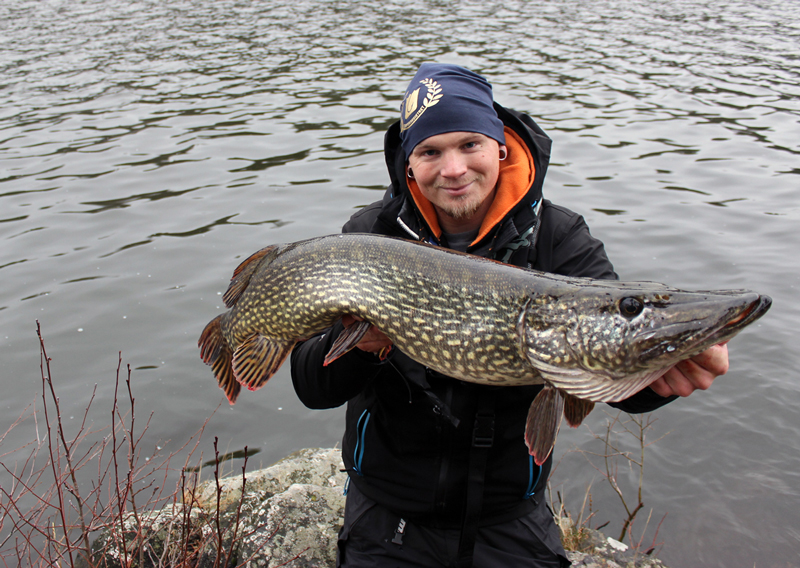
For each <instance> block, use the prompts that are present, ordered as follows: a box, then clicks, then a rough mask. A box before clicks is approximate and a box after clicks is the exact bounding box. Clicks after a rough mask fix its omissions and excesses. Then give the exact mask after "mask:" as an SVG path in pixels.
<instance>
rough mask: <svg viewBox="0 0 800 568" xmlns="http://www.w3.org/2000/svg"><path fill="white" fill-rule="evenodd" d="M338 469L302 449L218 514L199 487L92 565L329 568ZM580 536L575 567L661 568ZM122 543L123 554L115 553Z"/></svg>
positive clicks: (101, 542)
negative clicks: (127, 560) (180, 502)
mask: <svg viewBox="0 0 800 568" xmlns="http://www.w3.org/2000/svg"><path fill="white" fill-rule="evenodd" d="M342 467H343V466H342V460H341V452H340V451H339V450H337V449H305V450H300V451H298V452H295V453H294V454H292V455H290V456H288V457H286V458H284V459H282V460H280V461H279V462H277V463H276V464H274V465H272V466H270V467H268V468H266V469H262V470H259V471H254V472H248V473H246V474H245V479H244V495H243V494H242V476H241V475H238V476H233V477H229V478H224V479H222V480H220V482H219V511H217V497H218V490H217V483H216V482H215V481H209V482H205V483H203V484H201V485H199V486H198V487H197V488H195V490H194V491H187V492H185V493H184V503H185V505H183V506H182V505H176V506H173V507H166V508H164V509H161V510H160V511H152V512H147V513H144V514H139V520H140V523H141V524H140V525H137V523H136V521H135V519H134V518H133V516H132V515H128V516H127V517H126V519H125V522H124V528H122V529H120V528H119V526H118V523H116V524H115V526H114V527H113V528H112V529H109V530H107V531H105V532H104V533H103V534H102V535H101V536H100V537H99V538H98V539H97V540H96V541H95V543H94V544H93V546H92V548H93V550H94V551H95V553H94V554H95V559H97V560H100V562H105V563H106V564H105V565H107V566H109V567H116V566H120V565H121V564H123V563H124V558H128V559H133V562H132V563H131V564H130V566H131V568H133V567H138V568H148V567H150V566H159V565H196V566H198V567H200V568H205V567H211V566H215V565H219V566H221V567H223V568H225V567H226V563H225V562H224V560H226V559H227V567H233V566H240V565H241V566H247V567H248V568H256V567H259V568H261V567H270V566H273V567H276V566H291V567H302V568H323V567H324V568H328V567H333V566H334V564H335V561H336V543H337V536H338V533H339V528H340V527H341V525H342V518H343V516H344V504H345V497H344V485H345V482H346V481H347V475H346V474H345V473H343V472H342V471H341V469H342ZM557 523H558V524H559V526H560V528H561V530H562V531H568V530H570V528H571V521H570V520H569V518H568V517H561V518H559V519H557ZM187 525H188V528H189V529H190V530H187ZM137 526H140V527H141V528H140V529H139V530H137V529H136V527H137ZM217 527H219V530H218V528H217ZM120 535H124V538H123V537H121V536H120ZM187 535H188V536H187ZM220 535H221V538H220ZM580 535H581V538H580V539H579V541H580V550H581V551H582V552H578V551H571V552H567V556H568V558H569V559H570V560H571V561H572V563H573V566H575V567H576V568H665V567H664V564H662V563H661V562H660V561H659V560H658V559H656V558H652V557H649V556H645V555H642V554H638V553H635V552H634V551H631V550H629V549H628V547H627V546H626V545H624V544H622V543H620V542H618V541H616V540H614V539H610V538H608V537H606V536H605V535H603V534H602V533H600V532H598V531H593V530H591V529H588V528H585V527H584V528H583V529H582V530H581V532H580ZM220 541H221V542H222V546H220ZM122 542H124V543H125V547H126V550H127V551H128V552H120V551H121V546H120V543H122ZM140 552H141V555H140V554H139V553H140ZM218 557H219V559H220V560H222V562H219V561H218ZM139 558H142V559H143V561H142V562H141V564H140V563H139V561H138V559H139ZM121 560H123V561H122V562H121ZM164 560H168V562H167V563H166V564H165V563H164ZM159 562H161V564H159ZM100 565H103V564H102V563H101V564H100Z"/></svg>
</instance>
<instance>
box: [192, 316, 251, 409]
mask: <svg viewBox="0 0 800 568" xmlns="http://www.w3.org/2000/svg"><path fill="white" fill-rule="evenodd" d="M197 346H198V347H200V357H201V358H202V359H203V362H204V363H205V364H206V365H211V369H212V370H213V371H214V376H215V377H216V378H217V383H219V387H220V388H221V389H222V390H223V391H225V396H226V397H227V398H228V402H230V403H231V404H234V403H235V402H236V398H237V397H238V396H239V391H241V390H242V387H241V386H239V383H238V382H236V380H235V379H234V376H233V364H232V360H233V352H232V351H231V348H230V346H228V342H227V341H226V340H225V337H224V336H223V335H222V316H217V317H215V318H214V319H213V320H211V321H210V322H208V325H206V327H205V329H204V330H203V333H202V334H200V339H199V341H198V342H197Z"/></svg>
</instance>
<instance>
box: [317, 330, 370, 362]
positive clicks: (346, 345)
mask: <svg viewBox="0 0 800 568" xmlns="http://www.w3.org/2000/svg"><path fill="white" fill-rule="evenodd" d="M370 327H372V324H371V323H369V322H368V321H357V322H355V323H354V324H353V325H351V326H350V327H346V328H344V331H342V333H340V334H339V337H337V338H336V341H334V342H333V345H331V348H330V351H328V354H327V355H325V360H324V361H323V362H322V365H323V366H326V367H327V366H328V365H330V364H331V363H333V362H334V361H336V359H338V358H339V357H341V356H342V355H344V354H345V353H347V352H348V351H350V350H351V349H352V348H353V347H355V346H356V345H357V344H358V342H359V341H361V338H362V337H364V334H365V333H367V331H369V328H370Z"/></svg>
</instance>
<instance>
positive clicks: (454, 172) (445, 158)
mask: <svg viewBox="0 0 800 568" xmlns="http://www.w3.org/2000/svg"><path fill="white" fill-rule="evenodd" d="M465 173H467V160H466V159H465V158H464V156H462V155H461V153H460V152H445V153H444V154H443V155H442V169H441V175H442V176H443V177H447V178H459V177H461V176H463V175H464V174H465Z"/></svg>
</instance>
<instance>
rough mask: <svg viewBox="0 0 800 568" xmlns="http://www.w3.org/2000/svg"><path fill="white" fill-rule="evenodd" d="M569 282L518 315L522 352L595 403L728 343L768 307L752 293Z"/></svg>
mask: <svg viewBox="0 0 800 568" xmlns="http://www.w3.org/2000/svg"><path fill="white" fill-rule="evenodd" d="M572 283H573V284H576V285H574V286H573V287H571V288H570V291H569V292H567V293H563V294H550V295H549V297H548V296H546V295H545V296H542V297H532V298H531V299H530V301H529V302H528V304H527V306H526V308H525V310H524V314H523V316H522V317H521V318H520V325H521V327H522V328H523V329H521V330H520V331H521V333H520V337H521V341H522V349H523V352H524V354H525V356H526V357H527V359H528V361H529V362H530V363H531V365H533V366H534V367H535V368H536V369H537V370H538V371H539V373H540V374H541V375H542V376H543V378H544V379H545V380H546V381H548V382H550V383H551V384H552V385H553V386H555V387H556V388H559V389H562V390H564V391H566V392H568V393H569V394H572V395H573V396H577V397H578V398H582V399H587V400H591V401H594V402H617V401H619V400H623V399H625V398H627V397H629V396H631V395H633V394H635V393H636V392H638V391H639V390H641V389H643V388H644V387H646V386H647V385H649V384H650V383H651V382H653V381H655V380H656V379H658V378H659V377H660V376H661V375H663V374H664V373H665V372H666V371H667V370H668V369H669V368H670V367H672V366H673V365H675V364H676V363H678V362H679V361H682V360H684V359H688V358H691V357H693V356H695V355H697V354H698V353H701V352H702V351H705V350H706V349H708V348H709V347H711V346H712V345H715V344H718V343H722V342H724V341H728V340H729V339H731V338H732V337H733V336H734V335H736V334H737V333H738V332H739V331H741V330H742V329H743V328H744V327H746V326H748V325H749V324H751V323H753V322H754V321H755V320H757V319H758V318H759V317H761V316H762V315H763V314H764V313H766V311H767V310H768V309H769V307H770V305H771V303H772V300H771V299H770V298H769V297H767V296H763V295H759V294H757V293H755V292H751V291H749V290H729V291H725V290H722V291H700V292H686V291H681V290H677V289H674V288H669V287H667V286H664V285H661V284H655V283H647V282H634V283H631V282H628V283H620V282H608V283H598V282H597V281H591V283H589V281H587V282H585V283H583V284H581V283H578V282H576V281H575V280H574V279H573V281H572Z"/></svg>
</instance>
